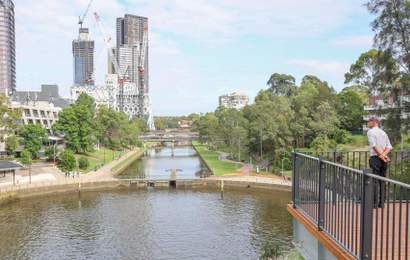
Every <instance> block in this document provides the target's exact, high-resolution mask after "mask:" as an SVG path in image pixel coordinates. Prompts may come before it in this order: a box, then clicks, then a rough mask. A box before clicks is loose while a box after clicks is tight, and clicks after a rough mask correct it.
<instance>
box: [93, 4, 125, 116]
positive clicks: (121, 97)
mask: <svg viewBox="0 0 410 260" xmlns="http://www.w3.org/2000/svg"><path fill="white" fill-rule="evenodd" d="M94 17H95V20H96V22H97V24H98V28H99V29H100V31H101V33H102V35H103V37H104V42H105V45H106V47H107V49H108V55H109V56H110V60H111V62H112V64H113V66H114V70H115V72H116V74H117V75H118V86H119V109H120V111H122V112H123V111H124V83H125V82H126V81H127V80H128V79H127V74H128V69H129V66H127V68H126V70H125V72H124V73H123V74H121V70H120V66H119V65H118V61H117V59H116V58H115V55H114V49H113V48H111V46H110V43H111V40H112V38H111V36H109V35H108V34H107V32H106V30H105V28H104V26H103V24H102V22H101V18H100V16H99V15H98V13H97V12H95V13H94Z"/></svg>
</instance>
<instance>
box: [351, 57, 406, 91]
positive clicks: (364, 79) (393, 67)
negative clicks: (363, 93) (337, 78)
mask: <svg viewBox="0 0 410 260" xmlns="http://www.w3.org/2000/svg"><path fill="white" fill-rule="evenodd" d="M398 76H399V67H398V64H397V63H396V61H395V60H394V59H393V57H392V56H391V55H390V54H389V53H388V52H383V51H380V50H376V49H371V50H369V51H367V52H365V53H362V54H361V55H360V57H359V58H358V59H357V61H356V62H355V63H354V64H352V65H351V66H350V69H349V72H347V73H346V74H345V83H346V84H349V83H354V84H359V85H360V86H363V87H364V88H365V89H366V90H367V91H368V92H369V93H373V92H375V91H376V90H380V89H382V88H385V87H386V85H387V84H389V83H390V84H391V83H392V82H394V81H395V80H396V79H397V78H398Z"/></svg>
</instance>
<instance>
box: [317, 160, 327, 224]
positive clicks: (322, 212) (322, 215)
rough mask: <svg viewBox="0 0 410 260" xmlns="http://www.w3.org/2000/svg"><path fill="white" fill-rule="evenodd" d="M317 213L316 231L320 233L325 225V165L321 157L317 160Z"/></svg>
mask: <svg viewBox="0 0 410 260" xmlns="http://www.w3.org/2000/svg"><path fill="white" fill-rule="evenodd" d="M318 210H319V212H318V221H317V225H318V227H317V228H318V230H319V231H321V230H322V229H323V226H324V224H325V164H324V162H323V157H322V156H321V157H320V158H319V209H318Z"/></svg>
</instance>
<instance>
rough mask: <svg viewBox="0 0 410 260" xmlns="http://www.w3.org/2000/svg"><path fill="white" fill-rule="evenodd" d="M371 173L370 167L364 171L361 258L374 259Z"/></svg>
mask: <svg viewBox="0 0 410 260" xmlns="http://www.w3.org/2000/svg"><path fill="white" fill-rule="evenodd" d="M369 173H371V170H369V169H365V170H364V171H363V181H362V200H361V216H360V228H361V230H360V259H372V241H373V237H372V231H373V192H374V187H373V186H374V179H373V177H371V176H369V175H368V174H369Z"/></svg>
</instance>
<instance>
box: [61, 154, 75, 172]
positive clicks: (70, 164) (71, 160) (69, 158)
mask: <svg viewBox="0 0 410 260" xmlns="http://www.w3.org/2000/svg"><path fill="white" fill-rule="evenodd" d="M58 160H59V162H58V165H57V167H58V169H60V170H61V171H62V172H64V173H66V174H67V173H69V172H71V171H73V170H74V169H75V167H76V161H75V157H74V153H73V151H71V150H69V149H66V150H65V151H64V152H62V153H60V154H59V156H58Z"/></svg>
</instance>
